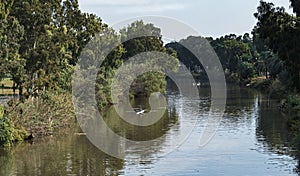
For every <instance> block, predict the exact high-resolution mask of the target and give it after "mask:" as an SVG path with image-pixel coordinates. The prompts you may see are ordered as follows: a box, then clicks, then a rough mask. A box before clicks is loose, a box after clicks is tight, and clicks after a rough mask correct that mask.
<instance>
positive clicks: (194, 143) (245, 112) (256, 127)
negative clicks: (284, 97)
mask: <svg viewBox="0 0 300 176" xmlns="http://www.w3.org/2000/svg"><path fill="white" fill-rule="evenodd" d="M209 92H210V89H208V88H201V89H200V94H201V99H200V100H197V99H191V98H187V97H182V96H180V95H178V94H177V93H176V92H172V91H170V92H169V93H168V104H169V108H168V112H167V113H166V114H165V115H164V117H163V118H162V119H161V120H160V121H158V122H157V123H156V124H155V125H153V126H151V127H147V128H138V127H132V126H128V125H126V124H124V123H123V122H122V121H120V120H118V119H119V118H118V116H117V115H116V113H115V112H114V110H112V109H110V110H108V112H106V114H107V115H106V117H105V121H106V122H107V124H109V126H110V127H111V129H113V130H114V131H115V132H117V133H119V134H121V135H123V136H126V138H130V139H133V140H149V139H154V140H155V139H156V138H157V137H162V138H163V140H162V141H160V142H157V144H156V145H154V146H151V147H149V148H147V150H146V151H145V149H141V148H139V147H130V148H127V149H126V150H127V152H126V156H125V159H124V160H121V159H116V158H113V157H110V156H108V155H106V154H104V153H103V152H101V151H99V150H98V149H97V148H96V147H95V146H93V145H92V144H91V143H90V142H89V140H88V139H86V137H85V136H80V135H77V134H75V133H76V132H77V131H78V130H77V131H70V132H68V133H67V134H65V135H60V136H54V137H47V138H43V139H39V140H35V141H34V142H33V143H26V142H25V143H22V144H18V145H16V146H15V147H14V148H12V149H11V150H0V175H1V176H2V175H3V176H4V175H30V176H31V175H49V176H50V175H201V176H202V175H204V176H205V175H207V176H211V175H214V176H217V175H226V176H227V175H230V176H233V175H245V176H246V175H249V176H252V175H253V176H254V175H255V176H256V175H260V176H268V175H270V176H285V175H298V174H297V172H296V171H297V168H298V160H297V157H299V154H298V152H297V150H296V148H295V147H296V146H297V145H295V144H293V141H294V137H293V136H292V135H290V134H289V133H288V132H287V131H286V126H285V119H286V117H285V115H284V114H282V113H280V112H279V111H278V110H277V109H278V108H277V104H278V103H277V102H276V101H275V100H269V99H268V98H267V97H266V96H264V95H262V94H260V93H258V92H255V91H253V90H249V89H242V88H238V87H234V88H229V90H228V99H227V107H226V112H225V114H224V117H223V119H222V121H221V123H220V126H219V128H218V130H217V132H216V134H215V136H214V138H213V139H212V140H211V141H210V142H209V143H208V144H207V145H205V146H204V147H199V146H198V144H199V140H200V136H201V134H202V132H203V129H204V127H205V126H206V122H207V115H208V109H209V105H210V101H209ZM135 106H144V107H147V105H146V104H145V103H144V101H142V100H138V101H137V102H135ZM195 123H196V127H194V125H195ZM182 134H184V135H185V134H187V135H188V138H187V139H186V140H184V141H181V142H180V144H181V145H180V146H177V147H176V148H173V149H172V152H171V153H169V152H170V151H169V150H168V149H169V148H170V146H171V145H172V142H174V140H176V139H177V138H176V137H178V136H180V135H182ZM133 159H135V160H133Z"/></svg>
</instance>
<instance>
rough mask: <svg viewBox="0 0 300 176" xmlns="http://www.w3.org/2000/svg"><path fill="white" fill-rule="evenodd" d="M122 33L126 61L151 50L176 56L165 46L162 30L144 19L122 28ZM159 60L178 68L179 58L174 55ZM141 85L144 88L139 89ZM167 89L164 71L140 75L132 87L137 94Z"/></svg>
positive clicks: (148, 93)
mask: <svg viewBox="0 0 300 176" xmlns="http://www.w3.org/2000/svg"><path fill="white" fill-rule="evenodd" d="M120 34H121V41H122V42H123V46H124V49H125V52H124V54H123V55H122V60H124V61H127V60H128V59H129V58H131V57H133V56H135V55H137V54H140V53H143V52H151V51H155V52H161V53H165V54H169V55H171V56H175V55H174V53H172V50H168V49H166V48H165V47H164V46H163V41H162V39H161V38H162V35H161V30H160V29H159V28H157V27H155V26H154V25H153V24H151V23H150V24H144V22H143V21H136V22H133V23H132V24H130V25H129V26H128V27H127V28H123V29H121V30H120ZM150 57H151V56H150ZM157 59H160V58H157ZM149 62H150V61H149ZM158 62H161V63H163V64H165V66H167V67H169V68H170V69H176V68H177V66H178V60H177V59H174V57H172V59H166V58H161V59H160V61H158ZM141 64H142V65H141V67H143V65H144V66H147V65H151V63H148V62H147V61H146V62H145V63H141ZM141 87H142V89H139V88H141ZM165 91H166V77H165V75H164V73H160V72H150V73H146V74H143V75H141V76H139V77H138V78H137V79H136V80H135V82H134V83H132V87H131V93H132V94H133V95H135V96H138V95H139V94H142V95H146V96H150V94H151V93H153V92H161V93H165Z"/></svg>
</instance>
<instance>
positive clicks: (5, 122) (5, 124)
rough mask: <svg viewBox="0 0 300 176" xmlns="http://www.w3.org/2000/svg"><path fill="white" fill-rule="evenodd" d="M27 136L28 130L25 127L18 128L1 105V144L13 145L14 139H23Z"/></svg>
mask: <svg viewBox="0 0 300 176" xmlns="http://www.w3.org/2000/svg"><path fill="white" fill-rule="evenodd" d="M26 136H27V133H26V131H25V130H24V129H23V128H20V129H16V128H15V126H14V124H13V123H12V121H11V120H10V119H9V118H8V117H6V116H5V114H4V113H3V108H2V106H0V146H3V145H11V144H12V142H13V141H22V140H23V139H24V138H25V137H26Z"/></svg>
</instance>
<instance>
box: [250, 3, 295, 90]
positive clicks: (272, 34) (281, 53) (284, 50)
mask: <svg viewBox="0 0 300 176" xmlns="http://www.w3.org/2000/svg"><path fill="white" fill-rule="evenodd" d="M291 2H292V4H291V6H292V7H293V10H294V12H295V13H296V16H293V15H290V14H288V13H286V12H285V9H284V8H283V7H274V4H273V3H267V2H264V1H260V5H259V7H258V8H257V13H255V14H254V16H255V17H256V18H257V19H258V22H257V25H256V30H257V33H258V34H259V37H260V38H262V39H265V41H266V42H267V45H268V47H269V48H270V49H271V50H272V51H273V52H274V53H276V54H277V55H278V57H279V58H280V59H281V60H282V61H284V62H283V63H284V64H285V66H286V68H287V71H288V72H289V75H290V77H291V86H292V87H295V88H296V89H298V90H300V71H299V70H300V60H299V57H300V48H299V47H298V46H299V44H300V43H299V41H300V40H299V39H300V38H299V36H300V35H299V34H300V28H299V27H300V21H299V10H300V9H299V2H298V1H296V0H292V1H291Z"/></svg>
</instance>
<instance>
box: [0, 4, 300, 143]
mask: <svg viewBox="0 0 300 176" xmlns="http://www.w3.org/2000/svg"><path fill="white" fill-rule="evenodd" d="M291 7H292V8H293V10H294V13H295V15H290V14H288V13H286V12H285V10H284V9H283V8H280V7H275V6H274V5H273V4H272V3H266V2H264V1H261V2H260V5H259V7H258V8H257V13H255V14H254V16H255V18H256V19H257V20H258V22H257V24H256V26H255V27H254V28H253V30H252V31H251V34H249V33H245V34H244V35H240V36H237V35H235V34H228V35H225V36H222V37H219V38H216V39H214V38H212V37H200V36H189V37H187V38H185V39H181V40H180V41H173V42H170V43H164V42H163V41H162V34H161V30H160V28H158V27H156V26H154V25H153V24H145V23H144V22H143V21H135V22H133V23H132V24H130V25H128V26H127V27H124V28H123V29H121V30H120V31H114V30H113V29H111V28H110V27H109V26H108V25H107V24H105V23H103V22H102V20H101V18H100V17H97V16H96V15H95V14H89V13H83V12H81V11H80V8H79V5H78V2H77V1H71V0H64V1H62V2H60V1H56V2H49V3H45V4H44V3H38V1H37V3H33V2H32V1H29V0H25V1H9V2H0V9H1V10H0V26H1V29H0V59H1V61H0V80H1V85H0V86H1V88H2V89H1V92H0V94H2V95H13V96H14V95H18V96H17V97H16V98H13V99H12V100H10V101H8V102H6V103H5V105H4V106H0V146H10V145H12V144H13V143H14V142H16V141H23V140H29V139H32V138H34V137H35V136H45V135H52V134H55V133H57V132H58V131H59V130H60V129H63V128H73V127H74V126H76V118H75V114H74V108H73V103H72V74H73V73H74V71H75V69H76V64H77V63H78V61H79V60H80V56H81V55H82V54H86V55H88V56H93V58H94V57H95V58H96V56H98V55H99V53H97V51H94V50H92V49H90V50H87V49H86V46H87V44H88V43H89V42H92V43H93V44H96V46H97V44H99V43H101V45H103V46H109V45H110V42H111V41H110V39H111V40H116V42H118V43H120V45H118V46H117V47H115V48H114V49H113V50H112V51H111V52H110V53H109V55H108V56H107V57H106V59H105V60H104V61H103V63H102V65H101V67H100V68H97V69H98V70H97V72H98V74H97V78H96V84H95V92H96V98H97V106H98V108H99V109H100V110H101V109H105V108H107V107H109V106H111V105H112V104H114V102H112V98H111V86H112V82H113V79H114V76H115V75H116V73H117V70H118V68H119V67H120V66H121V65H122V64H123V63H124V62H125V61H128V60H129V58H131V57H133V56H136V55H137V54H139V53H145V52H149V51H156V52H161V53H164V54H167V55H169V56H171V57H170V58H168V59H165V58H156V59H157V60H160V59H162V60H163V59H165V60H163V61H164V62H163V63H164V64H166V65H167V67H168V69H171V70H174V71H177V72H180V71H181V69H182V68H183V67H182V64H183V65H185V66H186V68H187V69H188V71H189V72H191V73H192V75H193V76H194V78H195V79H196V80H197V81H199V82H208V77H207V75H206V73H205V70H206V69H213V68H207V66H203V65H202V64H201V63H200V62H199V60H198V58H197V57H196V56H195V55H194V54H193V53H191V52H190V51H189V50H188V49H187V48H185V47H184V46H186V45H188V46H195V48H198V49H199V53H204V55H203V57H201V59H205V58H207V57H205V56H207V55H205V54H209V53H206V51H207V48H205V43H207V42H209V44H210V45H211V47H212V48H213V49H214V51H215V52H216V54H217V55H218V57H219V59H220V63H221V65H222V67H223V70H224V72H225V75H226V80H227V82H228V83H230V84H231V83H233V84H238V85H240V86H245V87H249V88H253V89H257V90H260V91H262V92H263V93H265V94H267V95H269V97H270V98H276V99H278V104H279V108H281V110H282V111H283V112H284V113H287V114H290V116H291V118H290V119H289V120H288V124H287V128H289V129H290V130H291V131H293V132H296V133H297V132H299V131H300V95H299V91H300V72H299V70H300V60H299V57H300V48H299V47H298V46H299V41H300V39H299V35H298V34H299V32H300V31H299V30H300V28H299V26H300V15H299V14H300V6H299V4H298V3H295V1H294V0H291ZM49 9H52V10H49ZM108 34H109V35H108ZM137 34H144V35H145V36H150V37H138V38H135V36H136V35H137ZM105 37H106V40H103V39H104V38H105ZM110 37H111V38H110ZM124 41H125V42H124ZM203 51H205V52H203ZM100 52H101V51H100ZM100 55H101V53H100ZM96 59H97V58H96ZM157 60H156V61H157ZM152 62H153V61H145V62H144V63H142V64H141V65H140V68H142V69H143V68H148V67H151V64H153V63H152ZM86 67H87V68H86V70H89V69H92V68H93V67H94V65H86ZM130 72H132V69H131V67H130V65H129V66H128V68H126V69H124V73H123V75H121V77H122V76H123V77H122V79H124V80H126V79H128V80H130V78H129V77H128V73H130ZM183 76H184V75H183ZM81 78H82V80H80V79H81ZM77 81H79V83H84V77H79V80H77ZM80 81H81V82H80ZM167 82H168V78H167V77H166V76H165V75H164V74H163V73H161V72H148V73H146V74H143V75H140V76H138V77H137V78H135V79H134V81H133V82H132V83H131V86H130V88H129V90H123V91H129V92H130V95H129V96H130V98H131V99H134V98H135V97H139V96H144V97H149V96H150V94H151V93H152V92H161V93H165V91H166V86H167ZM119 86H120V87H122V86H123V85H119ZM83 93H84V90H83ZM123 95H124V92H122V91H120V92H118V95H115V96H116V97H122V96H123Z"/></svg>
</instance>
